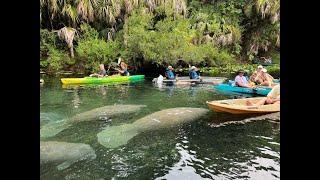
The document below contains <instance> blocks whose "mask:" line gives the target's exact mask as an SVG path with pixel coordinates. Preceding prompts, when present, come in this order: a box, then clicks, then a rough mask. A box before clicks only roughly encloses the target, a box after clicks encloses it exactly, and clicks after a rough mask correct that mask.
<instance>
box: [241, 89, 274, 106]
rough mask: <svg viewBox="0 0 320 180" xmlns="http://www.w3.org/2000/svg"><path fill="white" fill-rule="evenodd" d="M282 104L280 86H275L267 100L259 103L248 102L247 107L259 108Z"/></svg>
mask: <svg viewBox="0 0 320 180" xmlns="http://www.w3.org/2000/svg"><path fill="white" fill-rule="evenodd" d="M278 103H279V104H280V84H277V85H275V86H274V87H273V88H272V90H271V91H270V92H269V93H268V95H267V97H266V98H263V99H262V100H260V101H258V102H257V103H252V102H251V101H249V100H247V101H246V104H247V106H253V105H255V106H259V105H267V104H278Z"/></svg>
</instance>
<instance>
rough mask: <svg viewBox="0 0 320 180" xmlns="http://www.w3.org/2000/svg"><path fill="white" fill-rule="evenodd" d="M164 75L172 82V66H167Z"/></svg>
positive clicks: (173, 76) (173, 77)
mask: <svg viewBox="0 0 320 180" xmlns="http://www.w3.org/2000/svg"><path fill="white" fill-rule="evenodd" d="M165 75H166V77H167V79H170V80H174V79H175V78H176V77H175V75H174V73H173V68H172V66H168V68H167V69H166V73H165Z"/></svg>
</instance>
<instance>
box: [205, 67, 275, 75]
mask: <svg viewBox="0 0 320 180" xmlns="http://www.w3.org/2000/svg"><path fill="white" fill-rule="evenodd" d="M257 66H258V65H257V64H226V65H224V66H219V67H204V68H200V73H201V74H202V75H203V76H224V77H228V78H234V77H235V76H236V74H237V72H238V71H239V70H244V71H246V72H247V74H248V75H251V74H252V73H253V72H254V71H255V70H256V69H257ZM265 68H266V69H267V70H268V73H269V74H270V75H271V76H273V77H274V78H280V66H279V65H272V66H266V67H265Z"/></svg>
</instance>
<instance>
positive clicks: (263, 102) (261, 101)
mask: <svg viewBox="0 0 320 180" xmlns="http://www.w3.org/2000/svg"><path fill="white" fill-rule="evenodd" d="M267 99H268V98H263V99H261V100H260V101H258V102H257V103H252V102H251V101H249V100H247V101H246V105H247V106H260V105H264V104H265V103H266V101H267Z"/></svg>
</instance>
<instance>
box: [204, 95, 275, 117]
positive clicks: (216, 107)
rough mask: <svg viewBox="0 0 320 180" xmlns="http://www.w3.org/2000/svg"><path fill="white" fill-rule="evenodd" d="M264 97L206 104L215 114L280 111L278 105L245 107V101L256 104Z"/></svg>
mask: <svg viewBox="0 0 320 180" xmlns="http://www.w3.org/2000/svg"><path fill="white" fill-rule="evenodd" d="M263 98H265V97H259V98H246V99H229V100H220V101H211V102H208V101H207V102H206V103H207V105H208V107H209V109H211V110H213V111H215V112H226V113H231V114H267V113H273V112H279V111H280V104H278V103H277V104H268V105H260V106H247V105H246V101H247V100H250V101H251V102H253V103H256V102H258V101H260V100H261V99H263Z"/></svg>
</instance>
